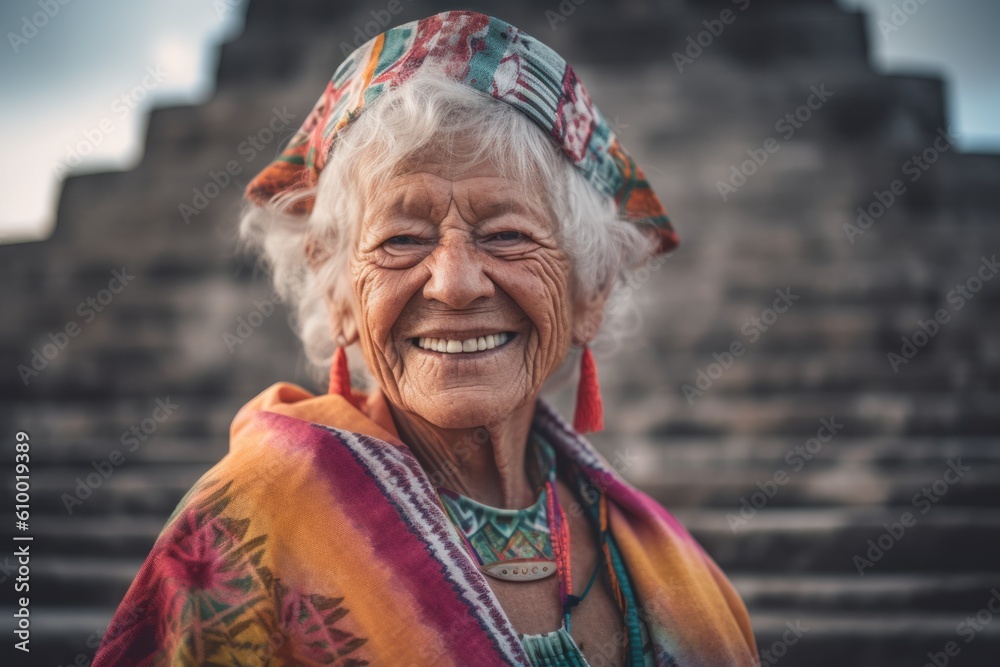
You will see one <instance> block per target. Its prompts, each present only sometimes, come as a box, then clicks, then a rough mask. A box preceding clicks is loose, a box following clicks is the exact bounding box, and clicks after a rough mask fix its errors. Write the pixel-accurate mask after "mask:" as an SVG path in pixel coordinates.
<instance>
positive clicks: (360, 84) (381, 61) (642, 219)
mask: <svg viewBox="0 0 1000 667" xmlns="http://www.w3.org/2000/svg"><path fill="white" fill-rule="evenodd" d="M428 66H431V67H434V68H435V70H440V71H441V72H442V73H443V74H444V75H445V76H448V77H450V78H452V79H453V80H455V81H458V82H461V83H463V84H465V85H467V86H469V87H471V88H473V89H475V90H479V91H481V92H483V93H487V94H489V95H492V96H493V97H494V98H496V99H498V100H500V101H502V102H505V103H507V104H510V105H511V106H513V107H514V108H516V109H517V110H518V111H521V112H522V113H524V114H525V115H527V116H528V117H529V118H531V120H533V121H534V122H535V123H537V124H538V125H539V126H540V127H541V128H542V129H543V130H544V131H545V132H546V133H547V134H548V136H550V137H551V138H552V140H553V141H554V142H555V143H556V145H557V146H559V148H560V149H561V150H562V152H563V154H564V155H565V156H566V158H567V159H568V160H569V161H570V162H572V163H573V164H574V165H575V166H576V167H577V168H578V169H579V170H580V171H581V173H582V174H583V175H584V177H585V178H586V179H587V180H588V181H589V182H590V183H591V184H592V185H593V186H594V187H595V188H596V189H597V190H598V191H600V192H603V193H605V194H607V195H609V196H612V197H614V199H615V202H616V203H617V204H618V211H619V215H620V216H621V217H623V218H625V219H627V220H631V221H633V222H636V223H642V224H650V225H653V226H654V228H655V230H656V231H657V232H658V235H659V240H660V245H659V248H658V252H668V251H670V250H673V249H674V248H675V247H677V245H678V242H679V241H678V238H677V234H676V232H675V231H674V229H673V227H672V226H671V224H670V221H669V219H668V218H667V215H666V212H665V211H664V209H663V205H662V204H661V203H660V200H659V199H658V198H657V196H656V194H655V193H654V192H653V190H652V188H650V186H649V183H648V182H647V181H646V177H645V175H644V174H643V171H642V169H640V168H639V166H638V165H637V164H636V163H635V160H633V159H632V157H631V156H630V155H629V154H628V153H627V152H626V151H625V149H624V148H623V147H622V145H621V143H620V142H619V141H618V137H617V136H616V135H615V133H614V132H613V131H612V129H611V127H610V125H609V124H608V122H607V120H606V119H605V118H604V116H603V115H602V114H601V112H600V111H598V109H597V107H596V106H594V104H593V103H592V102H591V100H590V95H589V94H588V93H587V90H586V88H584V86H583V83H582V82H581V81H580V80H579V79H578V78H577V76H576V73H575V72H574V71H573V68H572V67H570V66H569V65H568V64H567V63H566V61H564V60H563V59H562V57H561V56H559V54H558V53H556V52H555V51H553V50H552V49H550V48H549V47H548V46H546V45H545V44H543V43H541V42H539V41H538V40H536V39H534V38H532V37H530V36H529V35H527V34H525V33H524V32H522V31H520V30H519V29H517V28H515V27H514V26H512V25H510V24H509V23H506V22H504V21H501V20H500V19H496V18H492V17H489V16H485V15H483V14H479V13H477V12H472V11H451V12H444V13H441V14H436V15H434V16H430V17H427V18H425V19H421V20H419V21H413V22H411V23H406V24H403V25H400V26H397V27H395V28H391V29H389V30H387V31H386V32H384V33H382V34H380V35H378V36H376V37H375V38H373V39H372V40H370V41H369V42H366V43H365V44H364V45H362V46H361V47H360V48H358V49H357V50H356V51H354V52H353V53H352V54H351V55H349V56H348V57H347V60H345V61H344V62H343V63H342V64H341V65H340V66H339V67H338V68H337V71H336V72H335V73H334V75H333V78H332V79H331V81H330V83H329V84H327V87H326V89H325V90H324V91H323V94H322V96H321V97H320V98H319V100H318V101H317V102H316V105H315V106H314V107H313V110H312V111H311V112H310V114H309V115H308V117H307V118H306V120H305V122H304V123H303V125H302V127H301V128H299V130H298V132H297V133H296V134H295V135H294V136H293V137H292V140H291V142H290V143H289V144H288V146H287V147H286V148H285V150H284V152H283V153H282V154H281V155H280V156H279V157H278V158H277V159H276V160H275V161H274V162H272V163H271V164H270V165H269V166H268V167H266V168H265V169H264V170H263V171H262V172H261V173H260V174H258V175H257V176H256V177H255V178H254V179H253V180H252V181H251V182H250V183H249V185H248V186H247V190H246V195H247V198H248V199H250V200H251V201H253V202H255V203H257V204H258V205H264V204H266V203H267V202H268V201H270V199H271V198H272V197H273V196H275V195H277V194H280V193H284V192H288V191H292V190H295V189H297V188H302V187H309V186H312V185H315V184H316V182H317V180H318V178H319V173H320V171H321V170H322V169H323V166H324V165H325V164H326V161H327V159H328V158H329V156H330V151H331V150H332V147H333V144H334V140H335V138H336V135H337V132H338V131H340V130H341V129H343V128H344V127H345V126H346V125H347V124H348V123H350V122H351V121H352V120H354V119H355V118H357V117H358V115H359V114H360V113H361V112H362V111H363V110H364V108H365V107H366V106H368V105H370V104H372V103H373V102H375V100H377V99H378V98H379V96H380V95H381V94H382V93H383V92H385V91H386V90H389V89H391V88H393V87H395V86H398V85H399V84H400V83H402V82H404V81H406V79H407V78H409V77H410V76H411V75H412V74H413V73H414V72H416V71H417V70H419V69H420V68H422V67H428ZM312 205H313V201H312V200H311V199H307V200H302V201H301V204H300V205H298V206H297V207H296V208H294V209H293V210H294V211H295V212H297V213H308V212H309V211H311V209H312Z"/></svg>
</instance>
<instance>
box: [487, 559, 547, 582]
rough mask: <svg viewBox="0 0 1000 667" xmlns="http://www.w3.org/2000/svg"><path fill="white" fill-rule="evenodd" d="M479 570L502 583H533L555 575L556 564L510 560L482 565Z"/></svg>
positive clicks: (536, 560) (537, 560) (532, 560)
mask: <svg viewBox="0 0 1000 667" xmlns="http://www.w3.org/2000/svg"><path fill="white" fill-rule="evenodd" d="M479 569H480V570H482V571H483V572H485V573H486V574H488V575H490V576H491V577H494V578H496V579H503V580H504V581H535V580H536V579H544V578H545V577H549V576H551V575H553V574H555V573H556V562H555V561H554V560H541V559H536V558H512V559H511V560H502V561H498V562H496V563H490V564H489V565H482V566H480V568H479Z"/></svg>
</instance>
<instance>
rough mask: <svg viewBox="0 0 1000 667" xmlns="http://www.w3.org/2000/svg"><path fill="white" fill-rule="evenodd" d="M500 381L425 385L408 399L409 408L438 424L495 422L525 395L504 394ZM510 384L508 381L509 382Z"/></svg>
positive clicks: (454, 426) (454, 425)
mask: <svg viewBox="0 0 1000 667" xmlns="http://www.w3.org/2000/svg"><path fill="white" fill-rule="evenodd" d="M501 386H502V385H498V384H484V385H480V386H463V387H455V388H453V389H450V390H448V389H428V391H426V392H422V393H421V396H420V397H418V398H415V399H413V400H410V401H407V404H408V405H409V406H410V409H411V410H412V411H413V412H415V413H416V414H418V415H420V416H421V417H422V418H424V419H426V420H427V421H429V422H430V423H432V424H434V425H435V426H437V427H439V428H450V429H461V428H476V427H479V426H489V425H492V424H497V423H500V422H502V421H504V420H505V419H507V418H508V417H510V415H511V414H512V413H513V412H514V411H515V410H517V409H518V408H519V407H520V406H522V405H524V404H525V402H527V401H528V400H529V397H527V396H503V395H502V389H501ZM508 387H509V385H508Z"/></svg>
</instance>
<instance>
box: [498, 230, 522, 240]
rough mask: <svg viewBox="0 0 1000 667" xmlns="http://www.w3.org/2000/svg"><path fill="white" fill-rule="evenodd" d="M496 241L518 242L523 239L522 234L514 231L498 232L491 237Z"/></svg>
mask: <svg viewBox="0 0 1000 667" xmlns="http://www.w3.org/2000/svg"><path fill="white" fill-rule="evenodd" d="M493 238H495V239H496V240H497V241H520V240H521V239H523V238H524V234H522V233H521V232H515V231H506V232H499V233H497V234H494V235H493Z"/></svg>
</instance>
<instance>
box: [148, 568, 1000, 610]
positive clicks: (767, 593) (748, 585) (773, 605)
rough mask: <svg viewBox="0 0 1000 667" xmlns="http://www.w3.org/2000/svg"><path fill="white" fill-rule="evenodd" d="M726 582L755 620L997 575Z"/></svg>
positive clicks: (976, 590)
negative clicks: (793, 610) (784, 611)
mask: <svg viewBox="0 0 1000 667" xmlns="http://www.w3.org/2000/svg"><path fill="white" fill-rule="evenodd" d="M136 567H138V565H136ZM730 580H731V581H732V583H733V585H734V586H735V587H736V590H738V591H739V593H740V596H741V597H742V598H743V601H744V602H745V603H746V605H747V608H748V609H749V610H750V613H751V615H754V616H756V615H759V614H767V613H770V612H772V611H775V610H787V609H798V610H801V611H802V613H810V612H811V613H815V612H847V611H856V612H861V613H871V612H874V611H890V610H891V611H893V612H902V613H906V612H911V613H912V612H920V611H925V610H926V611H934V612H938V613H948V612H955V613H956V614H969V613H972V614H974V613H975V612H976V611H977V610H979V609H980V608H981V607H982V606H983V605H984V604H985V603H986V602H987V601H988V600H989V598H990V596H991V595H992V592H993V589H994V588H996V587H997V586H998V585H1000V572H996V571H991V572H980V573H972V574H970V573H963V574H944V575H939V574H925V573H917V574H871V575H866V576H865V577H863V578H862V577H858V576H826V575H820V576H815V575H808V574H806V575H795V576H786V575H782V574H778V575H755V574H737V575H734V576H732V577H730ZM998 595H1000V593H998Z"/></svg>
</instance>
